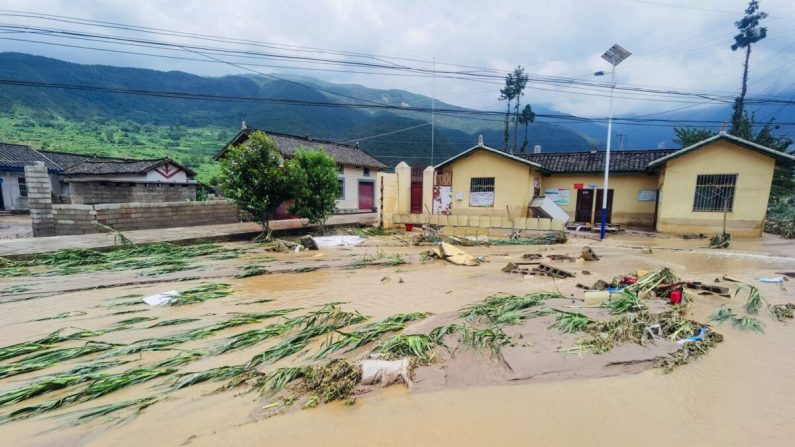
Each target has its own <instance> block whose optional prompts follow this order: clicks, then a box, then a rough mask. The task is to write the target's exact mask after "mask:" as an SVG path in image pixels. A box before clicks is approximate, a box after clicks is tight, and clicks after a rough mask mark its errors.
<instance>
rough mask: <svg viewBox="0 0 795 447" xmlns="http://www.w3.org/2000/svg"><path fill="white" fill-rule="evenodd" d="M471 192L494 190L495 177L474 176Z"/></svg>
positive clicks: (470, 186) (470, 187) (470, 184)
mask: <svg viewBox="0 0 795 447" xmlns="http://www.w3.org/2000/svg"><path fill="white" fill-rule="evenodd" d="M469 192H494V177H472V179H471V180H470V182H469Z"/></svg>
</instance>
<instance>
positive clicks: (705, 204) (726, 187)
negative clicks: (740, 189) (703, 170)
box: [693, 174, 737, 212]
mask: <svg viewBox="0 0 795 447" xmlns="http://www.w3.org/2000/svg"><path fill="white" fill-rule="evenodd" d="M736 184H737V174H706V175H699V176H698V177H697V178H696V195H695V198H694V199H693V211H707V212H709V211H712V212H715V211H717V212H721V211H723V210H724V208H725V210H726V211H732V209H733V207H734V189H735V185H736Z"/></svg>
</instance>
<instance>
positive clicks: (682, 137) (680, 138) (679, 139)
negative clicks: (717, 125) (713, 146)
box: [674, 127, 715, 147]
mask: <svg viewBox="0 0 795 447" xmlns="http://www.w3.org/2000/svg"><path fill="white" fill-rule="evenodd" d="M674 133H675V134H676V138H674V143H676V144H678V145H680V146H682V147H688V146H692V145H694V144H696V143H698V142H700V141H704V140H706V139H707V138H711V137H714V136H715V132H714V131H711V130H709V129H698V128H693V127H674Z"/></svg>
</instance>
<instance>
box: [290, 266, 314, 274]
mask: <svg viewBox="0 0 795 447" xmlns="http://www.w3.org/2000/svg"><path fill="white" fill-rule="evenodd" d="M318 269H319V267H299V268H297V269H293V270H291V271H292V273H309V272H314V271H316V270H318Z"/></svg>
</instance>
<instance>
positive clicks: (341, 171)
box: [337, 165, 345, 175]
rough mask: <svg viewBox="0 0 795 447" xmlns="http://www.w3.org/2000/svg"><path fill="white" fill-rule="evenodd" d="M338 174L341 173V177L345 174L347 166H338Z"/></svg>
mask: <svg viewBox="0 0 795 447" xmlns="http://www.w3.org/2000/svg"><path fill="white" fill-rule="evenodd" d="M337 173H339V174H340V175H342V174H345V166H343V165H339V166H337Z"/></svg>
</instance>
